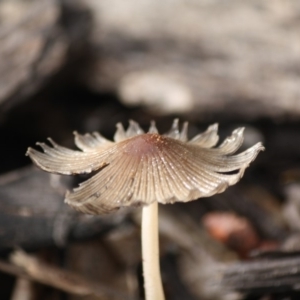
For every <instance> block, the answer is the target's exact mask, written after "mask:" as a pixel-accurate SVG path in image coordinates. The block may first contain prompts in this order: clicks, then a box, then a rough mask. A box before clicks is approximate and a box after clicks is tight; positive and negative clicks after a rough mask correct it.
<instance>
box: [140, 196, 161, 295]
mask: <svg viewBox="0 0 300 300" xmlns="http://www.w3.org/2000/svg"><path fill="white" fill-rule="evenodd" d="M142 257H143V273H144V289H145V299H146V300H164V299H165V296H164V292H163V287H162V282H161V276H160V267H159V242H158V203H157V202H156V201H155V202H153V203H152V204H150V205H147V206H144V207H143V212H142Z"/></svg>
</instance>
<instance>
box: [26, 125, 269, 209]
mask: <svg viewBox="0 0 300 300" xmlns="http://www.w3.org/2000/svg"><path fill="white" fill-rule="evenodd" d="M217 129H218V126H217V124H214V125H212V126H209V127H208V129H207V130H206V131H205V132H204V133H202V134H200V135H197V136H196V137H195V138H194V139H192V140H191V141H189V142H185V140H186V138H187V135H186V134H187V124H185V125H184V126H183V128H182V130H181V132H180V131H179V128H178V120H175V121H174V122H173V125H172V128H171V130H170V131H169V133H168V134H167V135H164V136H162V135H159V134H157V129H156V127H155V124H154V123H152V125H151V126H150V129H149V131H150V133H148V134H143V131H142V129H141V128H140V127H139V125H138V124H137V123H136V122H134V121H130V126H129V128H128V129H127V131H125V130H124V128H123V126H122V125H121V124H118V125H117V132H116V134H115V140H116V141H118V142H117V143H113V142H110V141H108V140H106V139H105V138H104V137H102V136H101V135H100V134H99V133H97V132H94V133H93V134H85V135H80V134H78V133H75V142H76V145H77V146H78V147H79V148H80V149H81V150H82V151H83V152H82V151H74V150H70V149H68V148H65V147H62V146H60V145H58V144H56V143H55V142H54V141H52V140H51V139H50V140H49V141H50V143H51V144H52V146H49V145H47V144H44V143H41V144H39V146H40V147H42V149H43V151H44V152H39V151H36V150H34V149H31V148H29V149H28V152H27V154H28V155H29V156H30V157H31V158H32V160H33V161H34V162H35V163H36V164H37V165H38V166H40V167H41V168H42V169H43V170H46V171H49V172H54V173H59V174H78V173H89V172H91V171H93V170H100V169H101V168H102V169H101V170H100V171H98V173H97V174H95V175H94V176H93V177H91V178H90V179H88V180H87V181H85V182H83V183H81V184H80V185H79V187H77V188H75V189H74V191H73V192H71V193H68V194H67V195H66V202H67V203H69V204H70V205H71V206H73V207H74V208H76V209H77V210H80V211H82V212H85V213H90V214H99V213H107V212H110V211H113V210H115V209H117V208H118V207H122V206H130V205H137V204H141V203H142V204H150V203H152V202H153V201H158V202H160V203H172V202H176V201H183V202H186V201H190V200H193V199H196V198H199V197H208V196H211V195H213V194H216V193H220V192H222V191H224V190H225V189H226V188H227V187H228V186H229V185H232V184H235V183H236V182H237V181H238V180H239V179H240V178H241V177H242V176H243V173H244V171H245V169H246V168H247V166H248V165H249V164H250V162H251V161H253V160H254V159H255V157H256V156H257V154H258V152H259V151H261V150H263V149H264V148H263V146H262V145H261V143H257V144H256V145H254V146H253V147H251V148H249V149H248V150H246V151H244V152H242V153H239V154H237V155H229V154H232V153H234V152H236V151H237V150H238V148H239V147H240V146H241V144H242V142H243V128H238V129H236V130H235V131H233V133H232V135H231V136H230V137H228V138H227V139H225V141H224V142H223V143H222V144H221V145H220V146H219V147H217V148H213V149H211V147H213V146H215V144H216V143H217V141H218V134H217ZM231 171H236V173H235V174H226V173H227V172H231ZM224 173H225V174H224Z"/></svg>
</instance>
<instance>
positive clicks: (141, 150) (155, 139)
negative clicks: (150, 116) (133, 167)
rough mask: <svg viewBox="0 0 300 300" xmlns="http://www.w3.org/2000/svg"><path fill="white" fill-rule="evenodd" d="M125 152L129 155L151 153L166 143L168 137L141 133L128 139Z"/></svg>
mask: <svg viewBox="0 0 300 300" xmlns="http://www.w3.org/2000/svg"><path fill="white" fill-rule="evenodd" d="M126 142H127V143H126V146H125V149H124V150H125V153H127V154H129V155H139V156H143V155H147V154H151V153H153V152H155V151H157V150H159V148H160V147H161V146H162V145H164V144H166V142H167V138H166V137H164V136H161V135H159V134H150V133H146V134H140V135H137V136H135V137H132V138H130V139H128V140H126Z"/></svg>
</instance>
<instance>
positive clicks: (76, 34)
mask: <svg viewBox="0 0 300 300" xmlns="http://www.w3.org/2000/svg"><path fill="white" fill-rule="evenodd" d="M174 118H179V119H180V121H181V122H183V121H188V122H189V136H190V137H192V136H194V135H195V134H197V133H199V132H201V131H204V130H205V129H206V128H207V126H208V125H210V124H212V123H216V122H217V123H219V128H220V137H221V140H223V139H224V138H225V137H226V136H228V135H230V134H231V132H232V131H233V130H234V129H235V128H237V127H240V126H245V127H246V131H245V141H244V145H243V149H245V148H247V147H249V146H251V145H253V144H254V143H256V142H258V141H262V142H263V144H264V146H265V147H266V151H265V152H263V153H260V154H259V156H258V158H257V159H256V161H255V162H254V163H252V164H251V167H250V168H249V169H247V171H246V174H245V176H244V178H243V179H242V180H241V182H240V183H238V184H237V185H236V186H234V187H230V188H229V189H228V190H227V191H226V192H224V193H223V194H220V195H217V196H213V197H211V198H208V199H201V200H200V201H194V202H192V203H189V204H176V205H169V206H161V210H160V227H161V228H160V234H161V268H162V276H163V282H164V288H165V291H166V298H167V299H170V300H198V299H204V300H210V299H212V300H214V299H215V300H222V299H225V300H226V299H228V300H238V299H240V300H245V299H261V300H273V299H276V300H277V299H299V297H300V293H299V292H298V291H299V289H300V285H299V283H300V251H299V250H300V235H299V230H300V2H299V1H298V0H286V1H282V0H273V1H258V0H252V1H245V0H239V1H238V0H226V1H224V0H222V1H221V0H210V1H208V0H166V1H158V0H141V1H134V0H127V1H120V0H109V1H108V0H102V1H98V0H85V1H84V0H57V1H52V0H2V1H0V136H1V147H0V156H1V158H2V159H1V163H0V286H1V289H0V299H1V300H6V299H10V300H37V299H39V300H40V299H46V300H48V299H49V300H80V299H85V300H95V299H98V300H104V299H109V300H110V299H123V300H124V299H130V300H139V299H144V296H143V282H142V271H141V257H140V241H139V234H140V232H139V230H140V229H139V228H140V227H139V210H138V209H137V210H123V211H119V212H118V213H116V214H112V215H106V216H97V217H95V216H93V217H91V216H85V215H81V214H79V213H77V212H75V211H73V210H72V209H70V208H69V207H67V205H65V204H64V203H63V199H64V193H65V191H66V190H67V189H71V188H72V187H74V186H76V185H77V184H78V182H81V181H82V180H84V179H85V177H84V176H75V177H72V178H71V177H64V176H58V175H50V174H47V173H44V172H42V171H40V170H38V169H37V168H36V167H34V166H33V165H32V163H31V161H30V159H29V158H28V157H26V156H25V152H26V150H27V147H29V146H31V147H35V143H36V142H37V141H41V142H43V141H46V138H47V137H52V138H53V139H54V140H55V141H56V142H58V143H60V144H62V145H64V146H67V147H70V148H72V149H75V146H74V143H73V134H72V132H73V131H74V130H76V131H78V132H80V133H86V132H93V131H99V132H101V134H103V135H104V136H105V137H107V138H109V139H112V137H113V135H114V132H115V124H116V123H117V122H122V123H123V125H124V126H125V127H127V125H128V120H129V119H133V120H135V121H137V122H139V124H140V125H141V126H142V127H143V129H144V130H147V129H148V126H149V123H150V121H151V120H156V124H157V127H158V129H159V131H160V132H162V133H163V132H166V131H168V130H169V128H170V126H171V124H172V121H173V119H174Z"/></svg>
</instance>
